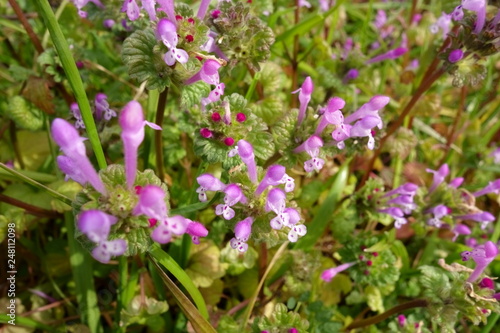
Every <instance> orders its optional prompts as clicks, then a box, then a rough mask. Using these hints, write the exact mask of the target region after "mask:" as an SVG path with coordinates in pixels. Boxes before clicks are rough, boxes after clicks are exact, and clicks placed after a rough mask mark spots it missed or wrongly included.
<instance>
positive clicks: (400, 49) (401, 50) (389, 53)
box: [366, 47, 408, 64]
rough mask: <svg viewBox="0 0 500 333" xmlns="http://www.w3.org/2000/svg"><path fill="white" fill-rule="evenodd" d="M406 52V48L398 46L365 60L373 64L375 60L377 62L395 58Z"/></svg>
mask: <svg viewBox="0 0 500 333" xmlns="http://www.w3.org/2000/svg"><path fill="white" fill-rule="evenodd" d="M406 52H408V49H407V48H405V47H398V48H396V49H393V50H389V51H387V52H386V53H383V54H380V55H378V56H376V57H373V58H371V59H370V60H368V61H367V62H366V64H373V63H375V62H379V61H383V60H387V59H397V58H399V57H401V56H402V55H403V54H405V53H406Z"/></svg>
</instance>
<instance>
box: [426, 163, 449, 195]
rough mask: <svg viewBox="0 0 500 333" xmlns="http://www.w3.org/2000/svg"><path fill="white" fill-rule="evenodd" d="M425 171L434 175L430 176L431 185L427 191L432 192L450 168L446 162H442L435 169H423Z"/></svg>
mask: <svg viewBox="0 0 500 333" xmlns="http://www.w3.org/2000/svg"><path fill="white" fill-rule="evenodd" d="M425 171H427V172H430V173H432V174H433V175H434V176H433V178H432V185H431V187H430V188H429V192H433V191H434V190H435V189H436V188H437V187H438V186H439V185H440V184H441V183H442V182H443V181H444V179H445V178H446V176H448V174H449V173H450V168H448V164H446V163H445V164H443V165H442V166H441V167H440V168H439V169H438V170H437V171H435V170H431V169H425Z"/></svg>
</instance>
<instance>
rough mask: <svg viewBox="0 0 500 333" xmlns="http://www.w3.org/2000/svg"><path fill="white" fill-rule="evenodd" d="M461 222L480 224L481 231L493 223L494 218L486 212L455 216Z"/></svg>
mask: <svg viewBox="0 0 500 333" xmlns="http://www.w3.org/2000/svg"><path fill="white" fill-rule="evenodd" d="M457 218H459V219H462V220H472V221H476V222H479V223H481V229H485V228H486V226H487V225H488V223H490V222H493V221H495V217H494V216H493V215H491V214H490V213H488V212H479V213H472V214H466V215H461V216H457Z"/></svg>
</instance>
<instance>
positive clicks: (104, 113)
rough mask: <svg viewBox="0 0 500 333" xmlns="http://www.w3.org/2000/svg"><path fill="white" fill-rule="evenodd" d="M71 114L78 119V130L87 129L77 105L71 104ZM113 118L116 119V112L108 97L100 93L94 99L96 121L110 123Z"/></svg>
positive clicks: (76, 124)
mask: <svg viewBox="0 0 500 333" xmlns="http://www.w3.org/2000/svg"><path fill="white" fill-rule="evenodd" d="M70 110H71V113H72V114H73V117H74V118H75V119H76V121H75V127H76V128H85V124H84V123H83V119H82V114H81V112H80V108H79V107H78V104H77V103H71V105H70ZM113 117H116V112H115V111H114V110H112V109H111V108H110V107H109V103H108V96H106V95H105V94H103V93H98V94H97V95H95V99H94V119H95V120H96V121H110V120H111V119H112V118H113Z"/></svg>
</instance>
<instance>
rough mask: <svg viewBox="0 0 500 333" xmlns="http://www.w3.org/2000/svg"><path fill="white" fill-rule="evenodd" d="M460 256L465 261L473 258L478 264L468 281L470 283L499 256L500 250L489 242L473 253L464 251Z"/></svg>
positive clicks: (478, 247)
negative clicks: (499, 251)
mask: <svg viewBox="0 0 500 333" xmlns="http://www.w3.org/2000/svg"><path fill="white" fill-rule="evenodd" d="M460 255H461V256H462V260H463V261H467V260H469V259H470V258H472V260H474V262H475V263H476V268H475V269H474V271H473V272H472V273H471V275H470V276H469V278H468V279H467V281H468V282H474V281H476V280H477V279H478V278H479V277H480V276H481V274H482V273H483V271H484V270H485V269H486V267H488V265H489V264H490V263H491V262H492V261H493V260H494V259H495V257H496V256H497V255H498V248H497V246H496V245H495V243H493V242H492V241H487V242H486V243H485V244H484V245H479V246H477V247H476V248H475V249H474V250H472V251H464V252H462V253H461V254H460Z"/></svg>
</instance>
